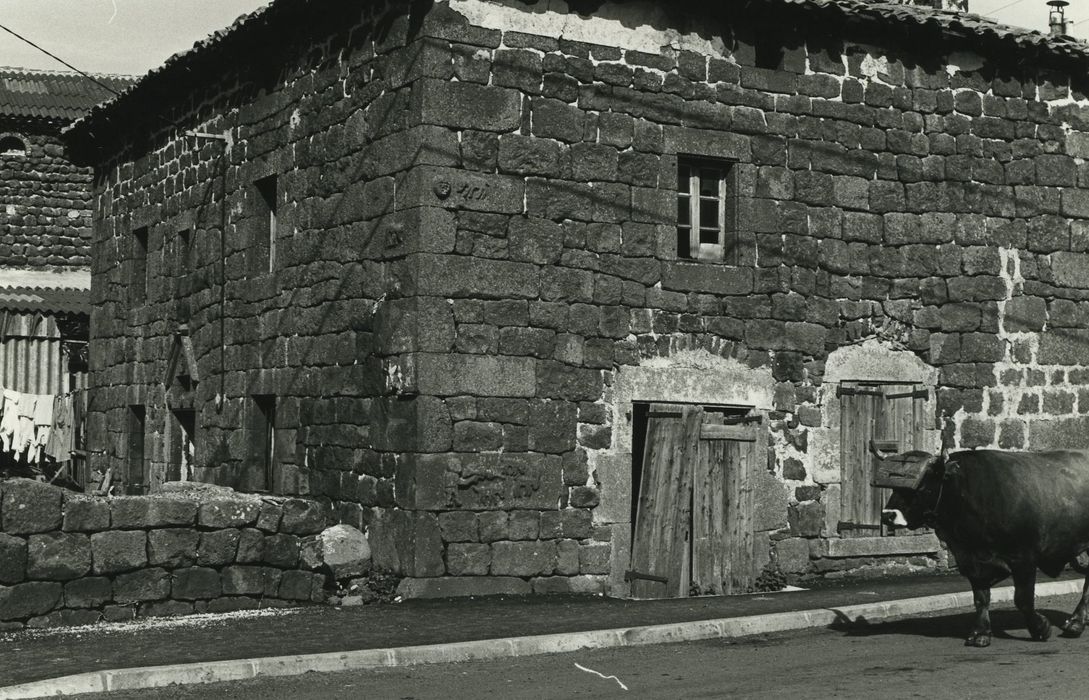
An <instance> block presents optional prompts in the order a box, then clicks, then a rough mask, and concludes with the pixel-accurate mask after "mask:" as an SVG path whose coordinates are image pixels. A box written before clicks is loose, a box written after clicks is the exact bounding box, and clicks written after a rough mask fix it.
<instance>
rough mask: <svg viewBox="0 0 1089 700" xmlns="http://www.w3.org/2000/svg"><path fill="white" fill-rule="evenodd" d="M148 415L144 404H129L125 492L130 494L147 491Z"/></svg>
mask: <svg viewBox="0 0 1089 700" xmlns="http://www.w3.org/2000/svg"><path fill="white" fill-rule="evenodd" d="M146 416H147V413H146V409H145V408H144V407H143V406H139V405H132V406H129V415H128V423H129V424H128V455H127V457H128V459H127V463H126V465H125V468H126V473H125V492H126V493H128V494H129V495H140V494H143V493H147V482H148V479H147V458H146V455H145V453H144V428H145V426H146V424H147V420H146Z"/></svg>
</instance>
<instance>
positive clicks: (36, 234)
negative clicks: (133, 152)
mask: <svg viewBox="0 0 1089 700" xmlns="http://www.w3.org/2000/svg"><path fill="white" fill-rule="evenodd" d="M9 135H10V136H15V137H17V138H19V139H20V140H22V141H23V143H25V144H26V145H27V151H26V154H25V155H4V154H0V267H18V268H24V269H49V268H59V267H86V266H88V265H90V262H91V254H90V243H91V177H92V175H91V169H90V168H88V167H81V166H77V165H73V164H72V163H71V161H70V160H69V159H68V157H67V156H66V155H65V152H64V145H63V143H62V142H61V140H60V138H59V136H58V135H57V128H56V127H55V126H50V125H48V124H45V125H43V124H37V123H34V122H28V121H20V122H10V121H7V120H4V119H0V137H3V136H9Z"/></svg>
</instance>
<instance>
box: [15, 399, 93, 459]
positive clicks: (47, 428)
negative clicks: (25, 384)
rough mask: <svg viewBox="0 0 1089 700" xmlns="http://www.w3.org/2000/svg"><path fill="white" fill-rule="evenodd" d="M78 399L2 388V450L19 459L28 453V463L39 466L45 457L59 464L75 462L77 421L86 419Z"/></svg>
mask: <svg viewBox="0 0 1089 700" xmlns="http://www.w3.org/2000/svg"><path fill="white" fill-rule="evenodd" d="M74 396H75V392H67V393H64V394H59V395H54V394H26V393H23V392H20V391H15V390H13V389H2V391H0V449H2V451H4V452H10V453H12V454H13V455H14V457H15V459H16V460H19V459H22V458H23V456H24V454H25V456H26V461H27V463H28V464H37V463H39V462H40V461H41V460H42V455H43V454H44V455H46V456H48V457H50V458H52V459H53V460H54V461H57V462H63V461H65V460H68V459H71V455H72V450H73V449H74V448H75V447H76V445H75V438H76V435H75V429H76V426H77V425H78V422H79V421H78V420H76V419H77V418H81V417H82V411H81V409H82V406H81V405H80V402H77V401H74V399H73V397H74Z"/></svg>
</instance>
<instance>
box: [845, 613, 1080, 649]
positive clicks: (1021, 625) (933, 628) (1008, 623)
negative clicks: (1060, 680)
mask: <svg viewBox="0 0 1089 700" xmlns="http://www.w3.org/2000/svg"><path fill="white" fill-rule="evenodd" d="M835 612H836V613H837V615H838V616H839V619H838V620H836V622H834V623H833V624H832V625H831V626H830V629H832V630H835V631H838V632H843V634H844V635H845V636H848V637H872V636H877V635H886V634H899V635H910V636H915V637H938V638H946V639H964V637H966V636H967V635H968V631H969V630H970V629H971V627H972V619H973V616H974V615H975V613H974V612H973V611H970V610H966V611H964V612H963V613H956V614H951V615H941V616H937V617H914V618H905V619H902V620H895V621H892V622H870V621H868V620H866V619H865V618H862V617H859V618H854V619H852V618H849V617H847V616H846V615H844V614H842V613H840V612H839V611H835ZM1038 612H1040V613H1041V614H1043V615H1044V616H1045V617H1047V619H1048V620H1050V621H1051V624H1052V625H1054V626H1055V627H1056V628H1057V627H1058V625H1059V624H1060V623H1061V622H1062V621H1063V620H1065V619H1066V617H1067V616H1068V615H1069V612H1063V611H1059V610H1051V609H1046V608H1045V609H1040V610H1039V611H1038ZM991 628H992V630H993V633H992V634H993V637H994V638H995V639H1015V640H1020V641H1026V642H1027V641H1032V640H1031V638H1030V637H1029V634H1028V630H1026V629H1025V622H1024V618H1023V617H1022V616H1021V613H1019V612H1017V611H1016V610H992V611H991ZM1058 636H1059V630H1058V629H1055V630H1052V639H1055V638H1056V637H1058Z"/></svg>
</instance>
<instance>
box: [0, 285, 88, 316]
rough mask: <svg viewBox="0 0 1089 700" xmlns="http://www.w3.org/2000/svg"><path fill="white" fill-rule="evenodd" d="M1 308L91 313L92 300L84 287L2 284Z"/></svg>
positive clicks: (0, 290) (0, 292)
mask: <svg viewBox="0 0 1089 700" xmlns="http://www.w3.org/2000/svg"><path fill="white" fill-rule="evenodd" d="M0 309H4V310H7V311H45V312H51V313H58V312H74V313H83V314H89V313H91V300H90V295H89V294H87V291H86V290H83V289H73V288H67V287H2V286H0Z"/></svg>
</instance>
